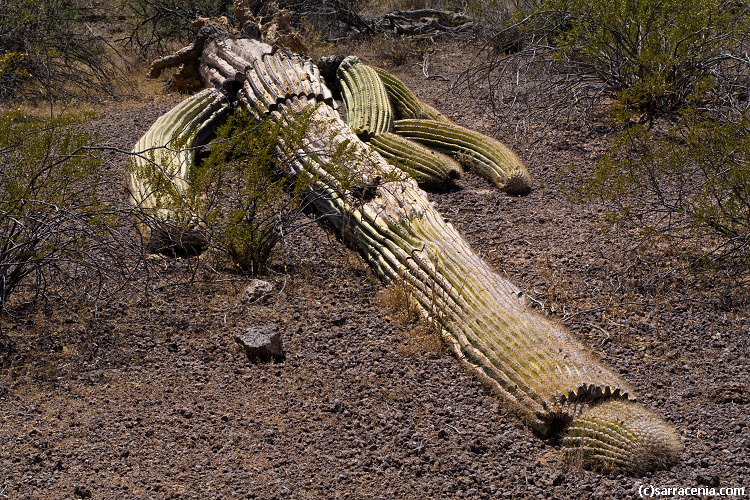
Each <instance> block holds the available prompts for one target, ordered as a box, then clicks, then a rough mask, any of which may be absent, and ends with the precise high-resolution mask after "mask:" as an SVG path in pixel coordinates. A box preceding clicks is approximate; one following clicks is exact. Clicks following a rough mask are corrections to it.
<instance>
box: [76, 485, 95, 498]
mask: <svg viewBox="0 0 750 500" xmlns="http://www.w3.org/2000/svg"><path fill="white" fill-rule="evenodd" d="M73 496H75V497H76V498H91V491H90V490H89V489H88V488H86V487H85V486H81V485H78V486H76V487H75V488H74V489H73Z"/></svg>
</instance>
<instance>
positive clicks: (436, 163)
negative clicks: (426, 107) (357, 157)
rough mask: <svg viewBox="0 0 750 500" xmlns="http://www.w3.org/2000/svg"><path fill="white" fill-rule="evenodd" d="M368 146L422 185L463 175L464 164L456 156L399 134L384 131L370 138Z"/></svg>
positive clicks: (442, 182) (447, 181) (435, 184)
mask: <svg viewBox="0 0 750 500" xmlns="http://www.w3.org/2000/svg"><path fill="white" fill-rule="evenodd" d="M369 145H370V146H371V147H372V148H373V149H374V150H375V151H377V152H378V153H380V154H381V155H382V156H383V158H385V159H386V160H387V161H388V162H389V163H391V164H393V165H395V166H396V167H398V168H400V169H402V170H404V171H405V172H406V173H408V174H409V175H410V176H412V177H413V178H414V179H416V181H417V182H418V183H419V184H420V185H424V186H429V187H444V186H447V185H449V184H450V183H451V182H452V181H453V180H454V179H458V178H459V177H460V176H461V166H460V165H459V164H458V163H457V162H456V161H455V160H454V159H453V158H451V157H449V156H447V155H444V154H441V153H438V152H437V151H433V150H431V149H429V148H426V147H425V146H423V145H421V144H420V143H418V142H416V141H411V140H409V139H406V138H404V137H401V136H400V135H396V134H392V133H390V132H384V133H382V134H378V135H376V136H375V137H373V138H372V139H370V142H369Z"/></svg>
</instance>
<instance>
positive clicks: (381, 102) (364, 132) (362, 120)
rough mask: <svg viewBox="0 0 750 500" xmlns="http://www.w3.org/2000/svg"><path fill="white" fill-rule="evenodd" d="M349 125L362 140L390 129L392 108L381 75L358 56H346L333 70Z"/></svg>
mask: <svg viewBox="0 0 750 500" xmlns="http://www.w3.org/2000/svg"><path fill="white" fill-rule="evenodd" d="M336 78H337V80H338V82H339V86H340V87H341V95H342V97H343V98H344V108H345V109H346V121H347V123H348V124H349V127H351V129H352V130H353V131H354V133H355V134H357V135H358V136H359V137H360V138H362V139H363V140H368V139H370V138H371V137H372V136H374V135H376V134H380V133H383V132H389V131H391V130H392V129H393V111H392V110H391V103H390V100H389V99H388V92H386V90H385V86H384V85H383V82H382V81H381V80H380V77H379V76H378V74H377V73H376V72H375V70H374V69H372V68H371V67H370V66H367V65H366V64H363V63H362V61H360V60H359V58H357V57H351V56H350V57H347V58H346V59H344V60H343V61H342V62H341V65H340V66H339V68H338V70H337V71H336Z"/></svg>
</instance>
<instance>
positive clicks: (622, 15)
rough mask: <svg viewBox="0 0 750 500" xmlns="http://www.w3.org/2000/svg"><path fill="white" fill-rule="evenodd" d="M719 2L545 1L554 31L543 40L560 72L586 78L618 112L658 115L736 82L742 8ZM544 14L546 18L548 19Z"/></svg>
mask: <svg viewBox="0 0 750 500" xmlns="http://www.w3.org/2000/svg"><path fill="white" fill-rule="evenodd" d="M732 5H734V4H733V3H732V2H726V1H724V0H704V1H700V2H682V1H680V0H659V1H656V0H612V1H608V2H589V1H585V0H549V1H547V2H544V3H543V4H542V6H541V7H540V9H542V10H543V11H549V12H553V13H554V15H555V16H556V17H557V19H558V28H557V29H556V30H552V31H550V33H549V36H548V39H549V41H550V42H551V45H552V46H553V47H554V51H553V54H554V58H555V60H556V62H557V64H559V65H561V66H562V67H563V68H564V70H565V71H566V72H569V73H574V74H579V75H590V76H593V77H595V78H597V79H599V81H600V82H601V85H602V87H601V88H602V89H603V90H605V91H606V92H607V93H608V94H609V95H613V96H615V97H616V99H617V100H618V101H619V102H620V103H621V104H624V105H630V106H633V107H636V108H638V109H639V110H642V111H646V112H650V113H658V112H671V111H675V110H677V109H678V108H680V107H681V106H683V105H685V104H686V102H687V100H688V98H690V99H692V100H701V101H704V100H711V99H712V97H714V93H715V92H728V91H731V89H722V88H721V86H722V85H723V84H727V83H729V84H731V83H736V81H735V80H736V78H737V77H738V76H739V75H738V74H737V70H738V69H739V70H740V72H742V68H741V66H742V65H736V61H735V60H733V59H732V57H733V54H736V55H739V54H741V52H738V51H741V50H742V48H743V45H744V37H745V34H746V33H747V29H748V27H749V26H750V23H749V22H748V21H750V17H748V12H747V11H746V8H745V7H736V8H735V7H732ZM547 15H549V14H547Z"/></svg>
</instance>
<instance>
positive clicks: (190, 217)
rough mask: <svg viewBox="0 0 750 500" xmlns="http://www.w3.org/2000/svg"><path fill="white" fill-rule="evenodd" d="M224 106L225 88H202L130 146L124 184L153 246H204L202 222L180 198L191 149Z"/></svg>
mask: <svg viewBox="0 0 750 500" xmlns="http://www.w3.org/2000/svg"><path fill="white" fill-rule="evenodd" d="M228 111H229V101H228V100H227V98H226V96H225V95H224V94H223V93H221V92H219V91H216V90H212V89H211V90H209V89H207V90H204V91H202V92H200V93H198V94H195V95H194V96H191V97H189V98H188V99H186V100H184V101H183V102H182V103H180V104H178V105H177V106H175V107H174V108H173V109H171V110H170V111H169V112H167V113H166V114H165V115H162V116H161V117H160V118H159V119H158V120H156V122H155V123H154V124H153V125H152V126H151V128H149V130H148V131H147V132H146V133H145V134H144V135H143V137H141V139H140V140H139V141H138V142H137V143H136V145H135V146H134V147H133V157H132V161H131V162H130V164H129V166H128V174H129V175H128V187H129V189H130V195H131V202H132V203H133V205H135V206H136V207H137V208H138V209H139V213H140V214H141V218H142V220H141V222H140V223H139V224H140V228H141V232H142V233H143V235H144V237H145V239H146V240H147V241H148V245H149V247H150V248H151V249H152V250H153V251H157V252H158V251H166V250H169V249H175V248H179V249H181V250H185V251H189V252H192V251H195V250H197V249H199V248H202V247H203V246H204V244H205V241H204V240H203V238H202V236H201V234H200V231H198V226H199V224H200V221H199V219H198V218H197V217H196V214H195V213H194V212H193V211H191V210H190V209H188V208H187V204H186V203H183V201H185V200H184V197H185V196H186V195H187V191H188V189H187V187H188V178H189V176H190V169H191V168H192V166H193V162H194V160H195V149H196V148H197V147H198V146H201V145H203V144H206V143H207V142H208V139H209V137H210V135H211V134H212V133H213V131H214V130H215V129H216V127H217V126H218V125H219V123H221V121H222V120H223V118H224V116H225V115H226V114H227V112H228Z"/></svg>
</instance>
